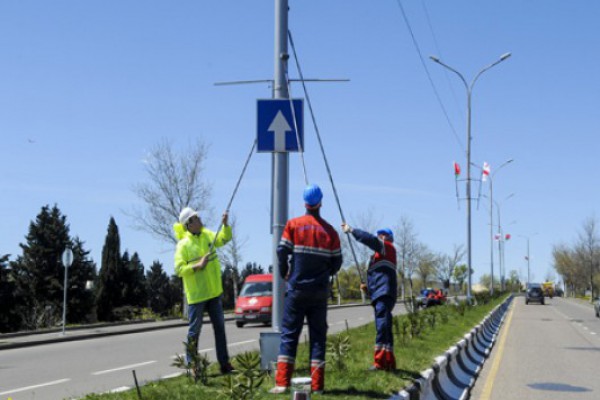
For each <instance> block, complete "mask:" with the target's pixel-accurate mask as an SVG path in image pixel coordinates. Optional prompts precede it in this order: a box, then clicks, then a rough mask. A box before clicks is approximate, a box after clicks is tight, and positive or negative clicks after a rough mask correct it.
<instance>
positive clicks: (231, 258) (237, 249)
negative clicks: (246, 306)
mask: <svg viewBox="0 0 600 400" xmlns="http://www.w3.org/2000/svg"><path fill="white" fill-rule="evenodd" d="M229 225H230V226H231V231H232V233H233V235H232V238H231V240H230V241H229V242H228V243H227V244H226V245H225V247H223V248H222V250H219V251H218V252H219V255H220V257H221V260H222V261H223V264H227V265H230V266H231V268H232V269H233V297H234V299H237V297H238V294H239V290H238V279H239V276H240V274H239V270H238V265H239V264H240V263H241V262H242V249H243V247H244V246H245V245H246V243H247V242H248V239H247V238H242V239H240V238H238V236H237V235H236V225H237V219H236V217H235V216H234V215H232V216H231V218H230V222H229Z"/></svg>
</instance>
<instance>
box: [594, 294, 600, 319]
mask: <svg viewBox="0 0 600 400" xmlns="http://www.w3.org/2000/svg"><path fill="white" fill-rule="evenodd" d="M594 312H595V313H596V318H600V297H596V298H595V299H594Z"/></svg>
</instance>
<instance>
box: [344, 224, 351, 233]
mask: <svg viewBox="0 0 600 400" xmlns="http://www.w3.org/2000/svg"><path fill="white" fill-rule="evenodd" d="M342 231H343V232H344V233H352V227H351V226H350V225H348V224H347V223H345V222H344V223H343V224H342Z"/></svg>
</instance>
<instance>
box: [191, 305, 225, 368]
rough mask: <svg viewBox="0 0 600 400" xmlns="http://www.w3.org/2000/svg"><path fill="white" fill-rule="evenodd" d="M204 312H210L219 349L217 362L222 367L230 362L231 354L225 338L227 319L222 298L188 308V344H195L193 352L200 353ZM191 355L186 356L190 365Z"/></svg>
mask: <svg viewBox="0 0 600 400" xmlns="http://www.w3.org/2000/svg"><path fill="white" fill-rule="evenodd" d="M204 310H206V311H207V312H208V316H209V318H210V323H211V324H212V326H213V330H214V333H215V344H216V348H217V361H218V362H219V364H221V366H224V365H227V363H228V362H229V353H228V352H227V338H226V336H225V317H224V315H223V303H222V300H221V296H218V297H214V298H212V299H209V300H206V301H202V302H200V303H196V304H190V305H189V306H188V316H189V320H190V324H189V328H188V335H187V340H188V343H192V342H193V343H194V349H193V351H195V352H197V351H198V339H199V338H200V331H201V330H202V318H203V316H204ZM191 355H192V354H190V353H187V354H186V361H187V362H188V364H189V363H190V359H191Z"/></svg>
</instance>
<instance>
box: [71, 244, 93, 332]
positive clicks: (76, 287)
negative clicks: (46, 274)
mask: <svg viewBox="0 0 600 400" xmlns="http://www.w3.org/2000/svg"><path fill="white" fill-rule="evenodd" d="M83 244H84V243H83V242H82V241H81V240H80V239H79V238H78V237H75V238H74V239H73V247H72V251H73V264H72V265H71V267H70V268H69V272H68V279H69V286H68V290H67V303H68V306H67V321H68V322H70V323H84V322H94V321H95V320H96V304H95V303H96V299H95V296H94V291H93V290H92V288H89V287H88V282H94V281H95V280H96V279H97V275H96V264H95V263H94V262H93V261H92V260H91V259H90V258H89V254H90V252H89V251H87V250H85V249H84V248H83Z"/></svg>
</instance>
